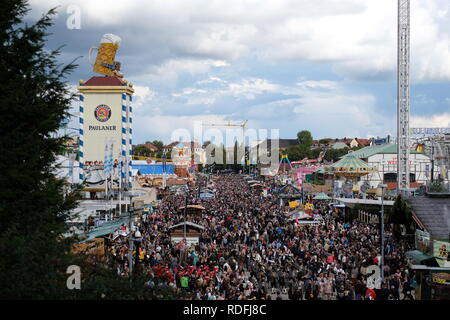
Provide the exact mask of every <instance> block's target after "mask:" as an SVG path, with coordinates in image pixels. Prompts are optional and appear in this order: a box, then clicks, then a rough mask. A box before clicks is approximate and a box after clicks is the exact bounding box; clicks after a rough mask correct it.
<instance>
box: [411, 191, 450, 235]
mask: <svg viewBox="0 0 450 320" xmlns="http://www.w3.org/2000/svg"><path fill="white" fill-rule="evenodd" d="M407 201H408V203H409V204H410V205H411V208H412V210H413V212H414V213H415V214H416V216H417V218H419V220H420V222H422V224H423V225H424V226H425V228H426V229H427V231H428V232H429V233H430V234H431V236H432V237H433V239H444V238H445V239H446V238H448V235H449V234H450V198H430V197H426V196H421V197H411V198H410V199H407Z"/></svg>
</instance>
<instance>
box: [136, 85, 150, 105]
mask: <svg viewBox="0 0 450 320" xmlns="http://www.w3.org/2000/svg"><path fill="white" fill-rule="evenodd" d="M133 88H134V106H135V107H136V108H139V107H142V106H143V105H144V104H145V103H146V102H148V101H150V100H152V99H153V97H154V96H155V95H156V92H155V91H153V90H151V89H150V88H149V87H146V86H134V87H133Z"/></svg>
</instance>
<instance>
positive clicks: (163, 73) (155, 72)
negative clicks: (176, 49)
mask: <svg viewBox="0 0 450 320" xmlns="http://www.w3.org/2000/svg"><path fill="white" fill-rule="evenodd" d="M226 66H228V63H227V62H226V61H222V60H213V59H204V60H195V59H171V60H167V61H165V62H164V63H163V64H161V65H159V66H151V67H150V70H149V73H146V74H144V75H142V76H140V77H138V79H140V80H146V81H150V82H152V83H155V82H156V83H162V84H170V83H172V84H174V83H175V82H176V81H177V80H178V77H179V76H180V75H181V74H190V75H196V74H203V73H207V72H209V71H210V70H211V69H212V68H220V67H226Z"/></svg>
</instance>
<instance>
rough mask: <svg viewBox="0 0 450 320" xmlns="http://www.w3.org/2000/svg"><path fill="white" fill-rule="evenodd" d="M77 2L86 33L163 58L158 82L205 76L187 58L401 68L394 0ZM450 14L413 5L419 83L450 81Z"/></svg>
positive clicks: (385, 70)
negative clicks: (113, 35)
mask: <svg viewBox="0 0 450 320" xmlns="http://www.w3.org/2000/svg"><path fill="white" fill-rule="evenodd" d="M72 2H73V1H69V0H61V1H56V0H48V1H46V2H43V1H38V0H33V1H31V5H32V7H33V8H35V11H33V14H35V15H37V14H38V13H40V12H43V11H45V10H46V9H48V8H50V7H53V6H55V5H57V4H60V5H61V15H62V16H65V15H66V13H65V11H64V10H66V8H67V5H69V4H72ZM77 5H78V6H79V7H80V8H81V12H82V28H98V27H102V28H103V29H115V30H120V32H121V33H123V35H124V36H123V38H124V39H123V40H124V41H123V45H124V46H125V45H127V46H132V47H133V48H134V54H136V55H137V54H145V53H146V52H148V51H149V50H152V52H155V53H154V54H159V55H161V57H160V58H162V60H164V61H166V62H165V64H163V65H161V66H160V67H159V68H158V69H157V70H156V73H157V75H158V76H159V77H168V78H170V77H172V78H173V77H175V74H176V72H175V71H172V69H174V68H175V69H181V70H179V71H180V72H188V73H189V72H205V70H206V69H207V67H206V66H205V64H203V65H202V63H198V62H193V61H189V59H192V58H193V57H196V58H198V59H200V60H201V61H208V59H210V60H209V61H215V62H216V63H215V64H214V63H210V64H209V65H210V66H215V67H218V66H225V65H227V63H229V62H230V61H234V60H238V59H241V58H245V57H248V55H249V54H255V55H256V56H257V57H259V58H260V59H266V60H270V61H286V60H291V61H317V62H323V61H327V62H330V63H332V64H333V66H334V70H335V72H337V73H338V74H340V75H342V76H345V77H347V78H360V77H362V78H379V77H386V76H390V77H393V72H395V69H396V61H397V60H396V52H397V49H396V45H397V21H396V19H397V1H393V0H377V1H375V0H340V1H336V0H321V1H310V0H277V1H255V0H247V1H244V0H226V1H225V0H223V1H204V0H191V1H183V0H178V1H170V3H168V2H167V1H163V0H160V1H157V0H154V1H144V0H129V1H126V2H124V1H111V0H96V1H91V0H80V1H77ZM449 16H450V14H449V3H448V1H446V0H415V1H412V2H411V62H412V64H411V65H412V70H411V73H412V76H413V79H414V80H415V81H429V80H437V81H448V80H450V19H449ZM100 36H101V35H99V38H100ZM177 61H179V62H177ZM206 65H208V63H207V64H206ZM182 66H186V67H185V68H183V67H182ZM143 70H145V68H144V69H143ZM202 70H203V71H202ZM141 71H142V70H141ZM150 72H151V70H150ZM158 72H159V73H158ZM166 72H168V73H166Z"/></svg>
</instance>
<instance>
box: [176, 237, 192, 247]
mask: <svg viewBox="0 0 450 320" xmlns="http://www.w3.org/2000/svg"><path fill="white" fill-rule="evenodd" d="M170 239H171V240H172V242H173V243H175V244H176V243H179V242H182V241H183V240H184V237H170ZM198 242H199V239H198V237H186V244H187V246H188V247H190V246H191V245H198Z"/></svg>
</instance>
